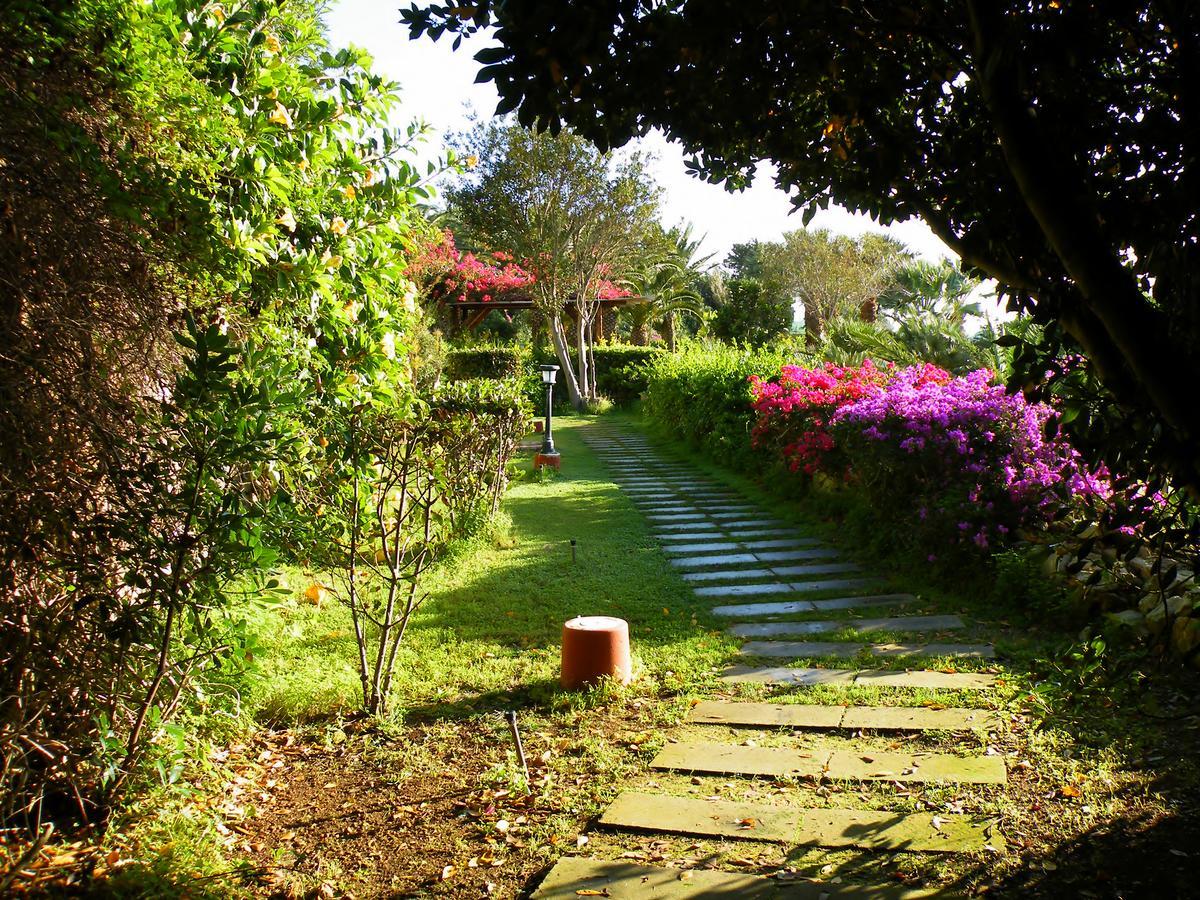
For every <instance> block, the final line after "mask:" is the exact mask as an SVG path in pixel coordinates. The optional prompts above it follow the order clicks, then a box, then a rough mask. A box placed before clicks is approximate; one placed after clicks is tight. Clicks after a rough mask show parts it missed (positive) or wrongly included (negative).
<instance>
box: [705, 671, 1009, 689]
mask: <svg viewBox="0 0 1200 900" xmlns="http://www.w3.org/2000/svg"><path fill="white" fill-rule="evenodd" d="M721 680H722V681H730V682H739V681H744V682H753V683H757V684H866V685H876V686H878V687H902V688H929V689H931V690H948V691H983V690H987V689H988V688H991V687H993V686H994V685H995V683H996V678H995V676H994V675H988V674H985V673H982V672H931V671H927V670H923V669H918V670H909V671H899V670H888V669H816V668H796V667H791V666H779V667H774V668H759V667H756V666H730V667H729V668H728V669H726V670H725V674H724V675H722V676H721Z"/></svg>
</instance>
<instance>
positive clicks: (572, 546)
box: [571, 538, 575, 562]
mask: <svg viewBox="0 0 1200 900" xmlns="http://www.w3.org/2000/svg"><path fill="white" fill-rule="evenodd" d="M571 562H575V538H571Z"/></svg>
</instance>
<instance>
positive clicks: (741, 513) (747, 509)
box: [713, 506, 756, 519]
mask: <svg viewBox="0 0 1200 900" xmlns="http://www.w3.org/2000/svg"><path fill="white" fill-rule="evenodd" d="M755 512H756V510H755V509H754V507H752V506H744V507H741V508H740V509H735V508H732V507H731V508H730V509H727V510H724V511H722V512H715V513H713V518H714V519H744V518H746V516H749V515H753V514H754V513H755Z"/></svg>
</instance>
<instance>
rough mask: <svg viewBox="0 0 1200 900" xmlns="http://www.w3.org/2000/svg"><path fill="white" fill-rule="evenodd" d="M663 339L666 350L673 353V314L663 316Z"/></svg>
mask: <svg viewBox="0 0 1200 900" xmlns="http://www.w3.org/2000/svg"><path fill="white" fill-rule="evenodd" d="M662 325H663V338H664V339H665V340H666V342H667V349H668V350H670V351H671V352H672V353H674V352H675V313H673V312H669V313H667V314H666V315H665V316H663V320H662Z"/></svg>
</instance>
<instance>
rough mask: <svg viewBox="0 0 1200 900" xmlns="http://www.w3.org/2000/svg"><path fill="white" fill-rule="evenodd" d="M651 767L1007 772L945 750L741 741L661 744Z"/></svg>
mask: <svg viewBox="0 0 1200 900" xmlns="http://www.w3.org/2000/svg"><path fill="white" fill-rule="evenodd" d="M650 766H651V768H655V769H672V770H675V771H680V772H702V773H706V774H710V775H752V776H763V775H766V776H773V777H776V778H782V777H799V778H803V777H812V778H828V779H829V780H830V781H914V782H950V783H953V784H1004V783H1005V782H1006V781H1007V780H1008V773H1007V771H1006V769H1005V767H1004V760H1003V759H1001V758H1000V757H999V756H953V755H950V754H946V753H892V752H875V751H867V752H861V751H853V750H813V751H811V752H806V751H799V750H791V749H788V748H786V747H747V746H744V745H741V744H721V743H710V742H695V743H693V742H688V743H678V744H667V746H665V747H663V749H662V750H661V751H659V753H658V755H657V756H655V757H654V760H653V761H652V762H651V763H650Z"/></svg>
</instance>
